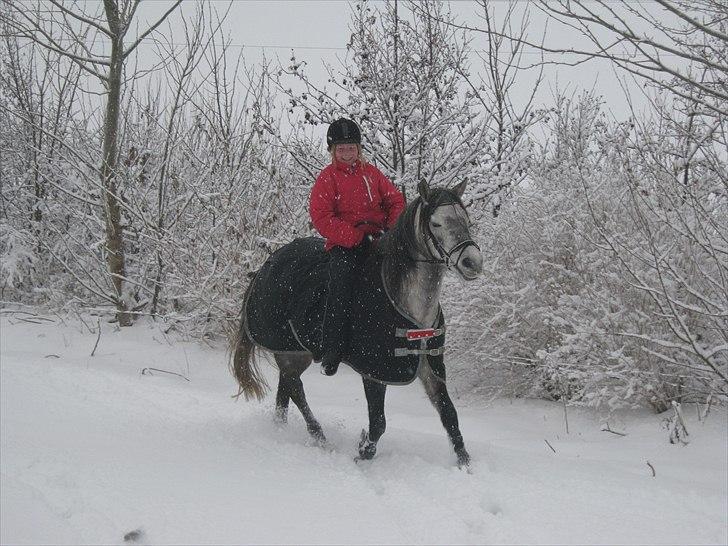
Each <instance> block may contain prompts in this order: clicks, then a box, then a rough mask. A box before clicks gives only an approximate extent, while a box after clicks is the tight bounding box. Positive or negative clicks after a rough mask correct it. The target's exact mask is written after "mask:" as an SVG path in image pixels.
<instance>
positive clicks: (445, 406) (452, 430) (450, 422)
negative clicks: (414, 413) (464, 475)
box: [420, 365, 470, 469]
mask: <svg viewBox="0 0 728 546" xmlns="http://www.w3.org/2000/svg"><path fill="white" fill-rule="evenodd" d="M420 379H421V380H422V383H423V384H424V386H425V391H426V392H427V396H428V397H429V399H430V402H432V405H433V406H435V409H436V410H437V413H438V414H439V415H440V421H441V422H442V426H444V427H445V430H446V431H447V435H448V437H449V438H450V442H451V443H452V446H453V448H454V449H455V455H457V458H458V467H459V468H465V469H467V468H469V467H470V454H468V451H467V450H466V449H465V442H463V435H462V434H461V433H460V425H459V424H458V412H457V411H456V410H455V405H454V404H453V403H452V400H451V399H450V395H449V394H448V393H447V386H446V385H445V382H444V381H441V380H440V379H438V378H437V377H436V376H435V374H433V373H432V370H431V369H430V366H425V365H423V366H420Z"/></svg>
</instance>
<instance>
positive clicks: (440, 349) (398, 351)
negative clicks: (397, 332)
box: [394, 347, 445, 356]
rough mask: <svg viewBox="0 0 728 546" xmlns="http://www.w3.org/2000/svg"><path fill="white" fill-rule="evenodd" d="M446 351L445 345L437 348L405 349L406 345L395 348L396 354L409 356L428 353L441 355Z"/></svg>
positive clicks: (428, 354)
mask: <svg viewBox="0 0 728 546" xmlns="http://www.w3.org/2000/svg"><path fill="white" fill-rule="evenodd" d="M444 353H445V347H438V348H437V349H405V348H404V347H397V348H396V349H395V350H394V356H409V355H427V356H440V355H441V354H444Z"/></svg>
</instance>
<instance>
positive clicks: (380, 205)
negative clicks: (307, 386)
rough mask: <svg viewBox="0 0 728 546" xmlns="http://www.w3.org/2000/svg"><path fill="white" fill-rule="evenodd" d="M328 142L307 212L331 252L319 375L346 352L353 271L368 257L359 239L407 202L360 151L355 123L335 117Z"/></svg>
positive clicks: (390, 220)
mask: <svg viewBox="0 0 728 546" xmlns="http://www.w3.org/2000/svg"><path fill="white" fill-rule="evenodd" d="M326 143H327V145H328V150H329V152H330V153H331V164H330V165H327V166H326V167H325V168H324V170H323V171H321V174H319V175H318V178H316V182H315V183H314V185H313V188H312V189H311V197H310V201H309V213H310V215H311V220H312V221H313V225H314V227H315V228H316V230H317V231H318V232H319V233H320V234H321V235H322V236H323V237H324V238H325V239H326V246H325V249H326V250H327V251H328V252H329V253H330V262H329V284H328V292H327V296H326V308H325V310H324V319H323V348H324V353H323V359H322V361H321V373H323V374H324V375H334V374H335V373H336V371H337V370H338V368H339V363H340V362H341V359H342V357H344V356H345V355H346V354H347V352H348V343H349V328H350V321H349V317H348V308H349V304H350V301H351V292H352V288H353V283H354V273H355V271H356V270H357V267H358V266H360V265H361V263H362V261H363V257H364V246H365V245H362V244H361V243H362V242H363V241H364V240H365V238H371V237H378V236H379V235H380V234H381V233H382V232H383V231H384V230H386V229H389V228H390V227H392V226H393V225H394V223H395V222H396V221H397V217H398V216H399V214H400V213H401V212H402V209H404V205H405V203H404V197H403V196H402V194H401V193H400V192H399V190H398V189H397V188H396V187H395V185H394V184H392V182H391V181H390V180H389V179H388V178H387V177H386V176H384V174H382V172H381V171H380V170H379V169H377V168H376V167H375V166H374V165H371V164H369V163H367V161H366V159H365V158H364V156H363V155H362V147H361V132H360V131H359V127H358V126H357V124H356V123H354V122H353V121H352V120H350V119H345V118H341V119H337V120H336V121H334V122H333V123H332V124H331V125H330V126H329V130H328V132H327V133H326Z"/></svg>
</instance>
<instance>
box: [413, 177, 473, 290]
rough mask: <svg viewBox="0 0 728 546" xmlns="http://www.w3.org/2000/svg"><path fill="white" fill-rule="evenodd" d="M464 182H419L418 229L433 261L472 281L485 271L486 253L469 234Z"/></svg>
mask: <svg viewBox="0 0 728 546" xmlns="http://www.w3.org/2000/svg"><path fill="white" fill-rule="evenodd" d="M465 186H466V181H463V182H461V183H460V184H458V185H457V186H455V187H454V188H452V189H445V188H430V187H429V186H428V185H427V183H426V182H425V181H422V182H420V183H419V185H418V186H417V190H418V192H419V194H420V211H419V231H420V234H421V236H422V238H423V239H424V242H425V244H426V246H427V250H428V252H429V254H430V256H431V257H432V260H433V261H437V262H440V263H443V264H444V265H445V266H447V268H448V269H455V271H457V272H458V273H459V274H460V276H461V277H462V278H463V279H465V280H468V281H471V280H473V279H475V278H476V277H477V276H478V275H480V274H481V273H482V271H483V255H482V254H481V252H480V247H479V246H478V244H477V243H476V242H475V241H473V238H472V236H471V234H470V221H469V218H468V212H467V211H466V210H465V205H463V202H462V200H461V197H462V195H463V192H464V191H465Z"/></svg>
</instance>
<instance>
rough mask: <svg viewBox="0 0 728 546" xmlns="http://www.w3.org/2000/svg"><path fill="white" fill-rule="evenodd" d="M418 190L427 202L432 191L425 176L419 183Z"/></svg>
mask: <svg viewBox="0 0 728 546" xmlns="http://www.w3.org/2000/svg"><path fill="white" fill-rule="evenodd" d="M417 192H418V193H419V194H420V197H421V198H422V200H423V201H424V202H425V203H427V196H428V194H429V193H430V186H429V185H428V184H427V180H425V179H424V178H423V179H422V180H420V182H419V184H417Z"/></svg>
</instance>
